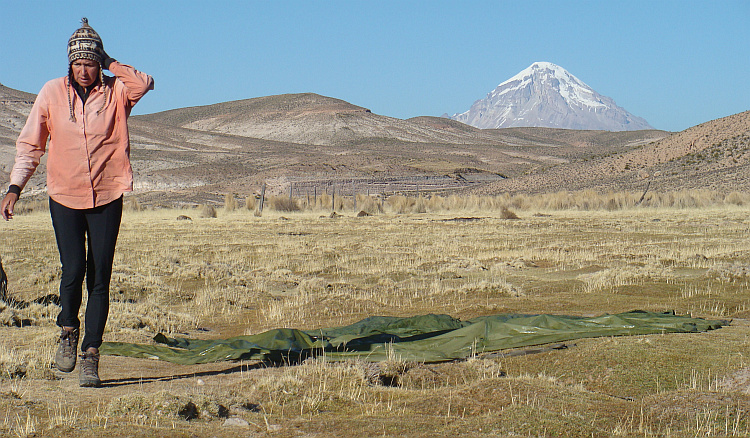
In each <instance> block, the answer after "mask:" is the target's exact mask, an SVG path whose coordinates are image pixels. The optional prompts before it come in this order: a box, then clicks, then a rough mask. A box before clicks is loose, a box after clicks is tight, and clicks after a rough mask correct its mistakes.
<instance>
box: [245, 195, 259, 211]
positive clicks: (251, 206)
mask: <svg viewBox="0 0 750 438" xmlns="http://www.w3.org/2000/svg"><path fill="white" fill-rule="evenodd" d="M257 206H258V200H257V199H256V198H255V195H250V196H248V197H247V198H245V208H246V209H247V210H249V211H255V209H256V208H257Z"/></svg>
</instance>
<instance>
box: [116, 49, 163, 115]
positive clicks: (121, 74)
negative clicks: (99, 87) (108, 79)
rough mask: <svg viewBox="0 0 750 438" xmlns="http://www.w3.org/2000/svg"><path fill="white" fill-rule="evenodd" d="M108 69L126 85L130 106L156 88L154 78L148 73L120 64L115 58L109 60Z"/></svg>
mask: <svg viewBox="0 0 750 438" xmlns="http://www.w3.org/2000/svg"><path fill="white" fill-rule="evenodd" d="M108 61H110V62H109V65H108V66H107V69H108V70H109V71H110V72H112V73H113V74H114V75H115V77H116V78H117V79H118V80H119V81H120V82H122V84H123V85H124V86H125V95H126V96H127V99H128V101H129V103H130V106H131V107H132V106H133V105H135V104H136V102H138V101H139V100H140V99H141V97H143V95H144V94H146V92H148V91H149V90H153V89H154V78H152V77H151V76H149V75H147V74H146V73H142V72H139V71H138V70H136V69H134V68H133V67H131V66H129V65H125V64H120V63H119V62H117V61H115V60H112V59H110V60H108Z"/></svg>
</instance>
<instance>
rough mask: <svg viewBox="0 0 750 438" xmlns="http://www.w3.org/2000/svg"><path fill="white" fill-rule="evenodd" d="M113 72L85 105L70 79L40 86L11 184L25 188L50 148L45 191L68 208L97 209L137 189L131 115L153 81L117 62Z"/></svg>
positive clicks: (18, 146) (21, 139)
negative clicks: (132, 147) (133, 167)
mask: <svg viewBox="0 0 750 438" xmlns="http://www.w3.org/2000/svg"><path fill="white" fill-rule="evenodd" d="M109 71H110V72H112V73H113V74H114V75H115V77H114V78H112V77H107V76H105V77H104V84H101V83H99V84H98V85H96V86H94V88H93V89H92V90H91V93H90V94H89V96H88V98H87V99H86V103H85V104H83V103H82V101H81V98H80V97H79V96H78V93H76V91H75V90H74V89H73V87H72V86H71V85H70V83H69V80H68V78H67V77H62V78H57V79H53V80H51V81H49V82H47V83H46V84H45V85H44V87H42V90H41V91H40V92H39V95H38V96H37V98H36V100H35V101H34V106H33V107H32V108H31V113H30V114H29V117H28V119H27V120H26V125H25V126H24V128H23V130H22V131H21V134H20V135H19V136H18V141H17V142H16V161H15V164H14V165H13V170H12V171H11V173H10V184H15V185H17V186H18V187H20V188H21V189H23V188H24V186H26V183H27V182H28V181H29V178H31V175H32V174H33V173H34V171H35V170H36V168H37V166H38V165H39V160H40V159H41V157H42V155H44V153H45V152H48V156H47V192H48V194H49V196H50V198H52V199H53V200H54V201H55V202H58V203H60V204H62V205H64V206H66V207H69V208H74V209H87V208H93V207H98V206H101V205H105V204H108V203H109V202H112V201H114V200H116V199H118V198H119V197H120V196H122V194H123V193H124V192H129V191H132V190H133V170H132V168H131V166H130V136H129V134H128V123H127V118H128V116H129V115H130V111H131V109H132V108H133V105H135V104H136V102H138V100H139V99H140V98H141V97H143V95H144V94H146V92H147V91H148V90H152V89H153V88H154V80H153V78H151V76H149V75H147V74H145V73H141V72H139V71H137V70H136V69H134V68H133V67H131V66H129V65H124V64H120V63H118V62H117V61H112V63H111V64H110V66H109ZM47 138H49V146H47Z"/></svg>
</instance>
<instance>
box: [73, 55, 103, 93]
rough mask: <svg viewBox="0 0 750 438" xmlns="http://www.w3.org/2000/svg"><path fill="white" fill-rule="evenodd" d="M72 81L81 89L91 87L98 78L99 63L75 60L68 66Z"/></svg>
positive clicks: (88, 60)
mask: <svg viewBox="0 0 750 438" xmlns="http://www.w3.org/2000/svg"><path fill="white" fill-rule="evenodd" d="M70 67H71V70H72V71H73V79H74V80H75V81H76V82H78V85H80V86H82V87H84V88H85V87H88V86H90V85H93V83H94V82H96V80H97V79H98V78H99V63H98V62H96V61H92V60H90V59H76V60H75V61H73V63H72V64H70Z"/></svg>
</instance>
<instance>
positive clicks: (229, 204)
mask: <svg viewBox="0 0 750 438" xmlns="http://www.w3.org/2000/svg"><path fill="white" fill-rule="evenodd" d="M236 209H237V199H236V198H235V197H234V193H227V194H226V195H224V211H235V210H236Z"/></svg>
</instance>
